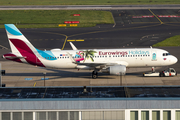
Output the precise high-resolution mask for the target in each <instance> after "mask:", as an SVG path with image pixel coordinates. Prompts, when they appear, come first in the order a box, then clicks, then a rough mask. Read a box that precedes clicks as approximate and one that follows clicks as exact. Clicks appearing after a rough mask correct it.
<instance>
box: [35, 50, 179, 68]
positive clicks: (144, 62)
mask: <svg viewBox="0 0 180 120" xmlns="http://www.w3.org/2000/svg"><path fill="white" fill-rule="evenodd" d="M83 51H87V50H51V52H52V54H53V55H54V56H53V57H51V58H50V57H48V56H43V57H39V59H40V61H41V62H42V63H43V64H44V65H45V67H47V68H48V67H50V68H77V67H76V66H77V64H74V63H73V62H72V60H71V59H70V57H69V56H68V55H67V52H68V53H70V54H71V55H72V57H73V58H74V59H76V57H75V56H76V54H77V53H83ZM93 51H95V52H96V53H94V56H92V59H93V60H94V61H92V59H91V58H90V57H89V56H88V57H86V59H85V58H84V56H79V57H77V58H84V59H85V60H81V61H79V62H80V63H117V64H121V65H125V66H126V67H148V66H150V67H152V66H153V67H156V66H168V65H172V64H174V63H176V62H177V58H176V57H174V56H172V55H169V53H168V52H167V51H165V50H162V49H156V48H135V49H93ZM39 54H41V53H40V52H39Z"/></svg>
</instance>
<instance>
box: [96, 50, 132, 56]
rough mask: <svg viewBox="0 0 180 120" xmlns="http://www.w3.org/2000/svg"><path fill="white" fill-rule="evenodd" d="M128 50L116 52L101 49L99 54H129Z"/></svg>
mask: <svg viewBox="0 0 180 120" xmlns="http://www.w3.org/2000/svg"><path fill="white" fill-rule="evenodd" d="M127 54H128V52H127V51H116V52H102V51H99V55H127Z"/></svg>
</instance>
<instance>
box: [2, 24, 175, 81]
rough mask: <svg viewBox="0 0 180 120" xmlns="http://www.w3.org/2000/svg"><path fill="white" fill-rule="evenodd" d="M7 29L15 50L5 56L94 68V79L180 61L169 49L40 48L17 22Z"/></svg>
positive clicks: (44, 64) (56, 65) (39, 63)
mask: <svg viewBox="0 0 180 120" xmlns="http://www.w3.org/2000/svg"><path fill="white" fill-rule="evenodd" d="M5 29H6V33H7V37H8V40H9V44H10V48H11V51H12V52H11V53H7V54H4V55H3V58H5V59H7V60H11V61H15V62H19V63H27V64H31V65H35V66H41V67H45V68H54V69H63V68H64V69H67V68H68V69H69V68H71V69H86V70H93V72H92V78H94V79H95V78H97V77H98V72H99V71H101V72H103V73H109V74H112V75H125V74H126V68H133V67H152V68H154V67H160V66H169V65H172V64H175V63H176V62H177V61H178V59H177V58H176V57H175V56H173V55H170V54H169V52H168V51H166V50H163V49H158V48H152V47H150V48H126V49H124V48H123V49H87V50H78V49H77V48H76V47H75V46H74V44H73V43H71V42H70V45H71V47H72V50H61V49H52V50H44V51H43V50H39V49H36V48H35V47H34V46H33V45H32V44H31V43H30V42H29V41H28V39H27V38H26V37H25V36H24V35H23V34H22V33H21V32H20V31H19V30H18V28H17V27H16V26H15V25H14V24H5Z"/></svg>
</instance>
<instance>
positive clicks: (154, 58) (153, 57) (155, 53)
mask: <svg viewBox="0 0 180 120" xmlns="http://www.w3.org/2000/svg"><path fill="white" fill-rule="evenodd" d="M151 55H152V59H151V60H152V61H157V52H156V51H154V50H152V52H151Z"/></svg>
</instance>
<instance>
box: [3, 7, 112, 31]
mask: <svg viewBox="0 0 180 120" xmlns="http://www.w3.org/2000/svg"><path fill="white" fill-rule="evenodd" d="M73 14H80V16H73ZM64 21H80V23H79V24H78V27H91V26H95V25H96V24H113V23H114V20H113V16H112V14H111V12H109V11H93V10H5V11H3V10H2V11H0V28H4V24H15V25H17V27H19V28H44V27H58V25H59V24H63V23H64ZM67 27H69V25H68V24H67Z"/></svg>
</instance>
